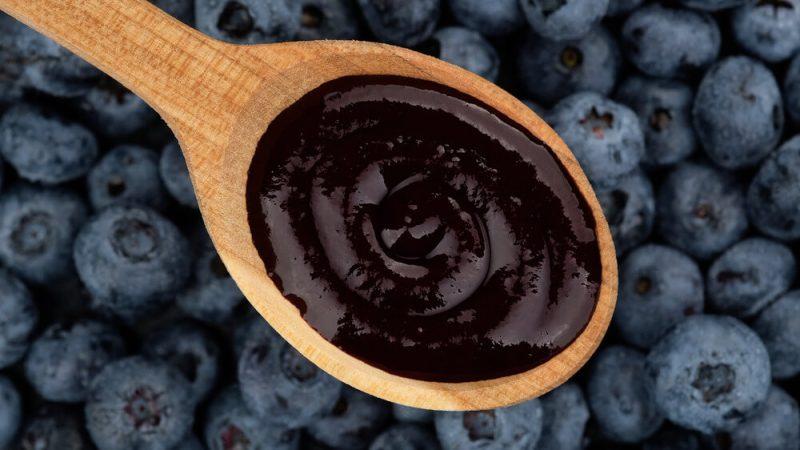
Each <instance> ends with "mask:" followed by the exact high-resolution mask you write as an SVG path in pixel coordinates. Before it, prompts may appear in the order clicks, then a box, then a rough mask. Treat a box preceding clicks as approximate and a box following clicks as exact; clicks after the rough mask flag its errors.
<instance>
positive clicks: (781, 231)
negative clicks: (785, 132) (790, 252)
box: [747, 135, 800, 240]
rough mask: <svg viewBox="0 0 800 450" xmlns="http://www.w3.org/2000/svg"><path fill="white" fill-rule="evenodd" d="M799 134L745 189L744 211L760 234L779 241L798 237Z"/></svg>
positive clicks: (776, 153) (799, 215)
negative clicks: (745, 207) (745, 210)
mask: <svg viewBox="0 0 800 450" xmlns="http://www.w3.org/2000/svg"><path fill="white" fill-rule="evenodd" d="M798 179H800V135H798V136H795V137H794V138H792V139H790V140H788V141H786V142H785V143H784V144H783V145H782V146H781V147H780V148H778V150H777V151H776V152H774V153H773V154H772V155H770V157H769V158H768V159H766V160H765V161H764V163H763V164H762V165H761V167H760V168H759V169H758V172H757V173H756V175H755V176H754V177H753V179H752V181H751V182H750V187H749V189H748V190H747V212H748V213H749V216H750V220H751V221H752V222H753V225H755V226H756V228H758V229H759V230H760V231H761V232H762V233H764V234H766V235H768V236H771V237H774V238H776V239H782V240H794V239H797V238H800V210H798V209H797V204H798V202H800V185H799V184H798Z"/></svg>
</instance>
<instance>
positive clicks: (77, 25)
mask: <svg viewBox="0 0 800 450" xmlns="http://www.w3.org/2000/svg"><path fill="white" fill-rule="evenodd" d="M0 10H2V11H5V12H6V13H8V14H9V15H11V16H13V17H15V18H17V19H18V20H20V21H22V22H23V23H25V24H27V25H29V26H31V27H32V28H34V29H36V30H37V31H39V32H41V33H43V34H45V35H47V36H49V37H50V38H52V39H53V40H55V41H56V42H58V43H59V44H61V45H63V46H65V47H66V48H68V49H69V50H71V51H73V52H75V53H76V54H77V55H79V56H80V57H82V58H84V59H86V60H87V61H89V62H90V63H92V64H93V65H95V66H97V67H98V68H99V69H100V70H102V71H104V72H106V73H108V74H109V75H111V76H112V77H114V78H115V79H117V80H118V81H119V82H121V83H122V84H123V85H125V86H126V87H128V88H129V89H131V90H132V91H134V92H135V93H136V94H138V95H139V96H140V97H142V98H143V99H144V100H145V101H146V102H147V103H149V104H150V105H151V106H152V107H153V108H155V109H156V110H157V111H158V112H159V113H160V114H161V116H162V117H163V118H164V120H166V121H167V122H168V123H169V124H170V126H172V127H173V129H177V130H180V129H185V128H186V127H183V126H182V125H188V124H191V123H196V122H197V118H198V117H203V118H208V117H215V116H218V115H219V114H220V111H219V108H220V106H221V105H224V104H225V98H224V97H225V96H226V95H229V94H230V92H229V90H230V87H231V86H234V85H235V84H236V81H237V78H236V77H237V72H238V71H237V70H236V69H237V68H239V66H238V64H236V63H235V62H234V61H233V60H232V57H235V54H236V53H235V52H232V51H231V50H235V46H232V45H228V44H224V43H222V42H219V41H216V40H213V39H210V38H208V37H206V36H204V35H203V34H201V33H199V32H197V31H195V30H193V29H191V28H190V27H188V26H186V25H184V24H182V23H180V22H178V21H177V20H175V19H173V18H172V17H170V16H169V15H167V14H166V13H164V12H162V11H161V10H159V9H158V8H156V7H155V6H153V5H152V4H150V3H149V2H148V1H146V0H0ZM206 125H211V126H213V124H206Z"/></svg>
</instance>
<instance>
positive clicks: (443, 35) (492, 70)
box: [420, 27, 500, 81]
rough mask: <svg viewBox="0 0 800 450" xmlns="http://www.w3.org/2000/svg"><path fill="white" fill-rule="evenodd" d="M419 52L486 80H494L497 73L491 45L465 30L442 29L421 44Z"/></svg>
mask: <svg viewBox="0 0 800 450" xmlns="http://www.w3.org/2000/svg"><path fill="white" fill-rule="evenodd" d="M420 50H421V51H423V52H425V53H427V54H429V55H431V56H435V57H437V58H439V59H441V60H442V61H446V62H449V63H450V64H455V65H457V66H460V67H463V68H464V69H467V70H469V71H471V72H474V73H476V74H478V75H480V76H482V77H484V78H486V79H487V80H489V81H495V80H496V79H497V75H498V73H499V72H500V57H499V56H498V55H497V51H495V49H494V47H492V44H490V43H489V41H487V40H486V39H484V38H483V36H481V35H480V34H478V33H477V32H475V31H472V30H469V29H467V28H462V27H446V28H442V29H440V30H439V31H437V32H436V33H434V34H433V36H432V37H431V38H430V39H429V40H427V41H425V42H424V43H422V45H421V46H420Z"/></svg>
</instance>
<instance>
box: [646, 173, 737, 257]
mask: <svg viewBox="0 0 800 450" xmlns="http://www.w3.org/2000/svg"><path fill="white" fill-rule="evenodd" d="M742 191H743V189H742V187H741V186H740V184H739V182H738V181H737V180H736V179H735V178H733V176H732V175H730V174H728V173H726V172H722V171H720V170H717V169H714V168H712V167H711V166H707V165H702V164H696V163H690V162H684V163H681V164H679V165H678V166H677V167H675V169H673V170H672V171H671V172H670V173H669V174H667V177H666V179H665V180H664V183H663V184H662V185H661V188H660V189H659V191H658V197H657V202H658V225H659V227H658V228H659V231H660V233H661V236H662V237H663V238H664V240H666V241H667V242H668V243H669V244H670V245H672V246H674V247H677V248H679V249H680V250H683V251H684V252H686V253H688V254H690V255H692V256H694V257H695V258H699V259H709V258H711V257H713V256H714V255H715V254H717V253H719V252H721V251H723V250H725V249H726V248H728V247H729V246H730V245H731V244H733V243H734V242H736V241H738V240H739V239H740V238H741V237H742V235H743V234H744V232H745V230H746V229H747V215H746V213H745V205H744V193H743V192H742Z"/></svg>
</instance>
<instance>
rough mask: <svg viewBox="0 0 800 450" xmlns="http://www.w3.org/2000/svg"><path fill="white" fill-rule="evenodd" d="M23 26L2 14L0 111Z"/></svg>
mask: <svg viewBox="0 0 800 450" xmlns="http://www.w3.org/2000/svg"><path fill="white" fill-rule="evenodd" d="M514 1H515V2H516V0H514ZM21 26H22V25H21V24H20V23H19V22H17V21H16V20H15V19H13V18H12V17H11V16H7V15H6V14H4V13H2V12H0V111H1V110H2V109H3V106H5V105H8V104H11V103H14V102H16V101H18V100H19V99H20V98H22V72H23V71H24V70H25V63H24V62H23V60H22V57H21V56H20V55H19V54H18V52H17V51H16V48H15V46H14V40H15V38H16V35H15V33H16V30H17V28H18V27H21Z"/></svg>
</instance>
